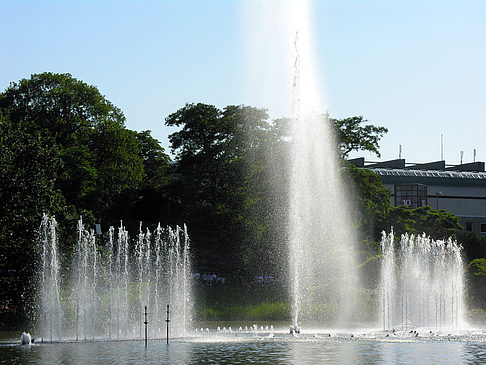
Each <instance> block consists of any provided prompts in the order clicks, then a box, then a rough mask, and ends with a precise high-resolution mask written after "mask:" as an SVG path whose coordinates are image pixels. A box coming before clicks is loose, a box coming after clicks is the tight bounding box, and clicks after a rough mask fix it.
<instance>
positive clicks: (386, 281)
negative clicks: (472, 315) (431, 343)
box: [380, 231, 465, 331]
mask: <svg viewBox="0 0 486 365" xmlns="http://www.w3.org/2000/svg"><path fill="white" fill-rule="evenodd" d="M381 248H382V253H383V264H382V274H381V275H382V278H381V290H380V292H381V296H382V300H381V303H382V314H383V330H393V329H395V330H402V331H403V330H408V329H410V328H417V327H428V328H434V329H439V328H449V329H458V328H464V326H465V322H464V308H465V307H464V275H463V271H464V268H463V264H462V258H461V247H460V246H459V245H458V244H457V242H455V241H452V240H451V239H450V238H449V239H448V240H447V241H443V240H438V241H435V240H432V239H430V238H429V237H427V236H426V235H425V234H423V235H422V236H413V235H411V236H409V235H407V234H405V235H402V237H401V240H400V242H399V244H398V245H396V244H395V237H394V235H393V231H392V232H391V233H390V234H388V235H387V234H385V233H384V232H383V237H382V241H381Z"/></svg>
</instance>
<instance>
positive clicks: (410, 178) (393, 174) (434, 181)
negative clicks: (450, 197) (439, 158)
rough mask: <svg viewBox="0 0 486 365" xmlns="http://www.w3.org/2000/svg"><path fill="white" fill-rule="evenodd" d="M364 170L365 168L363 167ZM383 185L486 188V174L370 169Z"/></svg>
mask: <svg viewBox="0 0 486 365" xmlns="http://www.w3.org/2000/svg"><path fill="white" fill-rule="evenodd" d="M365 168H366V167H365ZM369 170H370V171H373V172H374V173H375V174H377V175H380V176H381V177H382V180H383V183H384V184H407V183H410V184H424V185H455V186H464V185H467V186H482V187H486V172H469V171H452V170H451V171H436V170H412V169H407V170H405V169H386V168H370V169H369Z"/></svg>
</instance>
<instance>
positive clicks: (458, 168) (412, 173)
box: [349, 158, 486, 234]
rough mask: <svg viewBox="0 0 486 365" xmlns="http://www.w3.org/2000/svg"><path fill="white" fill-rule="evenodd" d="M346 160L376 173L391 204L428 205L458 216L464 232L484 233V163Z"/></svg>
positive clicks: (485, 193)
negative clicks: (448, 163)
mask: <svg viewBox="0 0 486 365" xmlns="http://www.w3.org/2000/svg"><path fill="white" fill-rule="evenodd" d="M349 162H350V163H352V164H353V165H355V166H357V167H359V168H366V169H369V170H370V171H373V172H374V173H375V174H377V175H380V176H381V178H382V181H383V185H384V186H385V187H386V188H388V189H389V190H390V193H391V194H390V199H391V204H392V205H393V206H400V205H406V206H409V207H411V208H417V207H421V206H425V205H430V206H431V207H432V208H434V209H439V210H441V209H443V210H445V211H447V212H450V213H452V214H454V215H456V216H458V217H459V218H460V223H461V225H462V226H463V227H464V229H465V231H468V232H474V233H477V234H486V172H485V169H484V162H480V161H477V162H471V163H466V164H461V165H446V163H445V161H436V162H430V163H422V164H408V163H406V162H405V160H404V159H398V160H391V161H384V162H367V161H365V160H364V158H357V159H352V160H349Z"/></svg>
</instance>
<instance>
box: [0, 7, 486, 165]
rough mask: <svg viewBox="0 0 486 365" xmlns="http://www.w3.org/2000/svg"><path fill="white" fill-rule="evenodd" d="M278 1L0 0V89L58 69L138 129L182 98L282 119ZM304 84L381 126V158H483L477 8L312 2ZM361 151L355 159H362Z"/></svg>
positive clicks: (484, 116)
mask: <svg viewBox="0 0 486 365" xmlns="http://www.w3.org/2000/svg"><path fill="white" fill-rule="evenodd" d="M281 3H282V1H279V0H240V1H237V0H234V1H233V0H219V1H217V0H213V1H209V0H193V1H189V0H173V1H168V0H166V1H163V0H160V1H102V0H98V1H95V0H85V1H81V0H77V1H68V0H63V1H61V0H58V1H42V0H36V1H34V0H32V1H25V0H15V1H8V0H0V90H4V89H5V88H7V87H8V85H9V83H10V82H12V81H18V80H20V79H21V78H28V77H29V76H30V74H32V73H40V72H44V71H51V72H60V73H64V72H68V73H71V74H72V75H73V76H74V77H76V78H78V79H80V80H83V81H85V82H87V83H88V84H91V85H95V86H97V87H98V89H99V90H100V92H101V93H102V94H103V95H105V96H106V98H107V99H108V100H110V101H112V102H113V103H114V104H115V105H116V106H118V107H119V108H121V110H122V111H123V112H124V113H125V116H126V117H127V127H128V128H130V129H135V130H146V129H150V130H152V132H153V135H154V136H155V137H156V138H157V139H159V140H160V141H161V142H162V145H163V146H164V147H165V148H166V149H167V150H168V140H167V136H168V134H169V133H171V132H172V131H173V130H170V129H168V128H167V127H165V126H164V119H165V117H167V115H169V114H170V113H172V112H174V111H176V110H177V109H179V108H181V107H182V106H184V104H185V103H187V102H205V103H210V104H215V105H216V106H218V107H221V108H222V107H224V106H226V105H233V104H246V105H252V106H258V107H265V108H267V109H268V110H269V112H270V115H271V116H272V117H280V116H288V115H289V111H290V106H289V100H288V95H287V94H285V92H283V91H282V90H283V89H286V86H285V85H283V84H284V83H287V82H288V79H287V78H285V77H284V76H281V75H280V74H279V73H280V70H281V69H282V67H283V66H282V64H283V63H285V62H287V61H288V59H287V58H286V55H285V53H286V50H285V48H284V47H281V46H279V44H281V42H280V41H279V39H278V38H279V37H280V33H279V31H276V30H278V29H281V28H282V27H285V24H286V23H285V20H284V18H283V17H282V16H281V13H280V10H279V9H280V5H281ZM312 5H313V6H312V11H311V16H312V25H313V34H314V46H315V56H316V69H317V70H318V75H317V76H316V78H317V81H318V83H319V84H320V86H321V88H322V89H323V90H324V91H325V95H326V101H325V102H323V104H324V105H326V108H327V109H328V110H329V113H330V115H331V116H332V117H336V118H342V117H346V116H354V115H362V116H364V117H365V118H366V119H368V120H369V121H370V122H371V123H373V124H376V125H383V126H386V127H388V129H389V133H388V134H387V135H386V136H385V137H384V139H383V140H382V142H381V147H382V148H381V152H382V159H393V158H397V157H398V146H399V144H401V145H402V157H404V158H406V159H407V161H410V162H426V161H433V160H439V159H440V135H441V134H443V136H444V137H443V138H444V157H445V159H446V161H447V162H448V163H458V162H459V158H460V151H461V150H462V151H464V161H465V162H468V161H472V159H473V153H472V151H473V149H474V148H475V149H477V157H476V160H482V161H484V160H486V142H485V141H486V1H481V0H476V1H474V0H454V1H453V0H449V1H448V0H440V1H439V0H421V1H414V0H406V1H405V0H404V1H393V0H383V1H378V0H375V1H372V0H355V1H351V0H314V1H313V2H312ZM358 155H360V156H361V155H362V156H364V157H366V158H367V159H376V158H374V157H373V156H369V155H365V154H362V153H361V154H357V155H354V156H358Z"/></svg>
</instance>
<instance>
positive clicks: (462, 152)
mask: <svg viewBox="0 0 486 365" xmlns="http://www.w3.org/2000/svg"><path fill="white" fill-rule="evenodd" d="M463 157H464V151H461V165H462V158H463Z"/></svg>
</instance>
